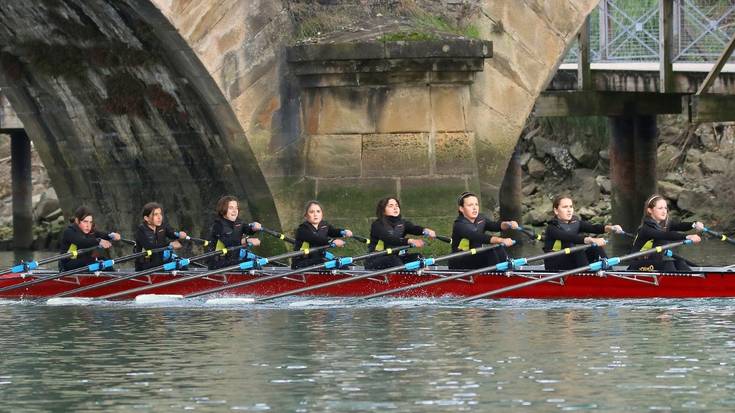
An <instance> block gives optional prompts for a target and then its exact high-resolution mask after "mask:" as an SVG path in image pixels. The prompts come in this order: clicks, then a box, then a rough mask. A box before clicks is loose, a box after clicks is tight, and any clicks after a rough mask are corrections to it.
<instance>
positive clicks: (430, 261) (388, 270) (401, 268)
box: [257, 246, 494, 301]
mask: <svg viewBox="0 0 735 413" xmlns="http://www.w3.org/2000/svg"><path fill="white" fill-rule="evenodd" d="M491 248H494V247H493V246H487V247H481V248H475V249H472V250H470V251H459V252H455V253H452V254H448V255H444V256H441V257H437V258H427V259H425V260H424V263H428V265H433V264H434V263H435V262H439V261H446V260H450V259H452V258H458V257H462V256H465V255H469V254H473V255H474V254H477V253H480V252H484V251H487V250H489V249H491ZM421 265H422V262H421V261H412V262H410V263H407V264H404V265H398V266H395V267H390V268H386V269H384V270H380V271H376V272H371V273H367V274H362V275H356V276H351V277H346V278H342V279H339V280H333V281H327V282H324V283H321V284H317V285H312V286H308V287H302V288H297V289H295V290H289V291H285V292H282V293H280V294H274V295H269V296H267V297H263V298H259V299H258V300H257V301H268V300H274V299H276V298H281V297H286V296H289V295H294V294H301V293H305V292H309V291H314V290H319V289H322V288H327V287H332V286H335V285H340V284H345V283H349V282H353V281H359V280H364V279H366V278H372V277H377V276H380V275H384V274H390V273H392V272H396V271H414V270H418V269H419V268H421Z"/></svg>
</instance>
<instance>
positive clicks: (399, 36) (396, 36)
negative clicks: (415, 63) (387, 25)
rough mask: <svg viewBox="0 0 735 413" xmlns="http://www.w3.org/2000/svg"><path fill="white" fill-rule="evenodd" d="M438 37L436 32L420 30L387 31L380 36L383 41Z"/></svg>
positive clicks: (434, 38)
mask: <svg viewBox="0 0 735 413" xmlns="http://www.w3.org/2000/svg"><path fill="white" fill-rule="evenodd" d="M436 39H438V37H437V36H436V35H435V34H434V33H429V32H418V31H399V32H394V33H386V34H384V35H383V36H381V37H379V38H378V40H379V41H381V42H398V41H406V42H417V41H422V40H436Z"/></svg>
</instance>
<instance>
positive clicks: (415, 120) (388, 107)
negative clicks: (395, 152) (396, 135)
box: [374, 87, 431, 133]
mask: <svg viewBox="0 0 735 413" xmlns="http://www.w3.org/2000/svg"><path fill="white" fill-rule="evenodd" d="M383 93H384V94H383V96H382V99H383V100H382V102H380V103H378V105H377V106H376V108H375V109H374V110H375V113H377V114H378V119H377V124H376V126H377V132H380V133H392V132H416V131H429V130H431V120H430V119H431V118H430V113H431V102H430V98H429V88H428V87H405V88H396V89H388V90H385V91H383Z"/></svg>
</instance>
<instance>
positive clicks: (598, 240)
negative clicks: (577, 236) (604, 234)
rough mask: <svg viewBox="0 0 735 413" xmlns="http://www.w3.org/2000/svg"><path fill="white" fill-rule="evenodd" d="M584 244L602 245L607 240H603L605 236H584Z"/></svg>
mask: <svg viewBox="0 0 735 413" xmlns="http://www.w3.org/2000/svg"><path fill="white" fill-rule="evenodd" d="M584 243H585V244H595V245H597V246H598V247H604V246H605V244H606V243H607V241H605V238H595V237H586V238H585V239H584Z"/></svg>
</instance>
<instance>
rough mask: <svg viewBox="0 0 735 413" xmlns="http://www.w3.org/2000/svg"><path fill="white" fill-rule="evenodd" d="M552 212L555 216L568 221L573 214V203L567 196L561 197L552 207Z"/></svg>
mask: <svg viewBox="0 0 735 413" xmlns="http://www.w3.org/2000/svg"><path fill="white" fill-rule="evenodd" d="M554 214H555V215H556V217H557V218H559V219H561V220H563V221H570V220H571V219H572V216H574V204H572V200H571V199H569V198H562V200H561V201H559V206H557V207H556V208H554Z"/></svg>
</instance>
